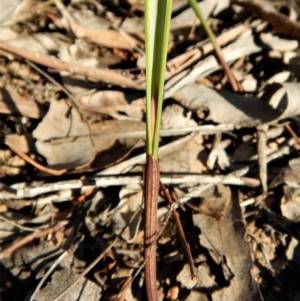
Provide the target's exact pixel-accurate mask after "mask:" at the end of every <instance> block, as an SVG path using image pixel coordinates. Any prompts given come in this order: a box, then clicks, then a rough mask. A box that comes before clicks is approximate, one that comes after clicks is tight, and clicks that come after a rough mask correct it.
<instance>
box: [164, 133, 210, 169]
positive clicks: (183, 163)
mask: <svg viewBox="0 0 300 301" xmlns="http://www.w3.org/2000/svg"><path fill="white" fill-rule="evenodd" d="M206 158H207V154H206V152H205V149H204V147H203V145H202V136H201V135H195V136H194V137H193V138H192V139H190V140H189V141H188V142H187V143H186V144H185V145H183V146H180V148H178V149H174V151H173V152H172V153H170V154H168V155H167V156H163V157H162V158H161V159H160V171H161V172H176V173H180V172H197V173H200V172H203V171H204V170H206V166H205V162H206Z"/></svg>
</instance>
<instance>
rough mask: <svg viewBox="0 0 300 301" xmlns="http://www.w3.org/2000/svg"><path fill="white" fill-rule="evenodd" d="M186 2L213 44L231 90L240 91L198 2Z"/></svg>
mask: <svg viewBox="0 0 300 301" xmlns="http://www.w3.org/2000/svg"><path fill="white" fill-rule="evenodd" d="M188 2H189V4H190V6H191V7H192V8H193V10H194V12H195V14H196V15H197V17H198V18H199V20H200V21H201V24H202V26H203V28H204V30H205V32H206V34H207V36H208V37H209V39H210V41H211V43H212V44H213V46H214V48H215V52H216V55H217V58H218V60H219V62H220V63H221V65H222V67H223V69H224V71H225V73H226V74H227V76H228V80H229V82H230V84H231V87H232V90H233V91H235V92H238V91H240V90H241V87H240V85H239V83H238V82H237V80H236V79H235V77H234V75H233V73H232V71H231V69H230V68H229V66H228V64H227V62H226V61H225V58H224V56H223V53H222V50H221V47H220V46H219V44H218V42H217V39H216V37H215V35H214V33H213V32H212V30H211V29H210V27H209V25H208V24H207V21H206V19H205V17H204V16H203V14H202V11H201V9H200V8H199V6H198V2H197V1H196V0H188Z"/></svg>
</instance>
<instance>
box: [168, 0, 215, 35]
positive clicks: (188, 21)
mask: <svg viewBox="0 0 300 301" xmlns="http://www.w3.org/2000/svg"><path fill="white" fill-rule="evenodd" d="M217 2H218V1H216V0H204V1H202V2H200V3H198V6H199V7H200V9H201V11H202V13H203V15H204V16H205V17H208V16H209V15H210V14H211V13H212V12H213V10H214V8H215V6H216V3H217ZM195 20H196V24H199V22H200V21H199V19H198V18H197V17H196V15H195V13H194V11H193V9H192V8H191V7H188V8H187V9H185V10H184V11H183V12H181V13H180V14H178V15H177V16H176V17H174V18H172V20H171V30H179V29H182V28H186V27H188V28H190V27H191V26H193V24H194V22H195Z"/></svg>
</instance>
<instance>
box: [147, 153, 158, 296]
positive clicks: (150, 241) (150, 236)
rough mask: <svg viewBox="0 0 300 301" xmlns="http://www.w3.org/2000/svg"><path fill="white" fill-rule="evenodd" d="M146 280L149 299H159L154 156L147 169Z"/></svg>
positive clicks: (156, 183)
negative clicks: (157, 286) (157, 287)
mask: <svg viewBox="0 0 300 301" xmlns="http://www.w3.org/2000/svg"><path fill="white" fill-rule="evenodd" d="M144 181H145V190H144V191H145V192H144V193H145V195H144V198H145V236H144V244H145V245H144V248H145V259H146V264H145V281H146V292H147V298H148V301H156V300H157V289H156V244H155V240H156V223H157V201H158V190H159V165H158V160H157V159H156V158H154V157H153V156H149V157H148V158H147V163H146V169H145V179H144Z"/></svg>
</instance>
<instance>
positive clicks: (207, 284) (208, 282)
mask: <svg viewBox="0 0 300 301" xmlns="http://www.w3.org/2000/svg"><path fill="white" fill-rule="evenodd" d="M195 273H196V275H197V277H198V279H197V278H196V277H194V278H193V279H192V276H191V270H190V266H189V265H188V264H185V265H184V267H183V268H182V270H181V271H180V272H179V274H178V275H177V277H176V280H177V281H178V282H180V283H181V284H182V285H183V286H184V287H186V288H187V289H190V290H192V289H201V291H210V292H212V291H214V290H216V289H218V285H217V284H216V282H215V281H214V279H213V277H212V275H211V273H210V270H209V267H208V266H207V264H204V263H203V264H201V265H199V266H198V267H197V269H196V271H195Z"/></svg>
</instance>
